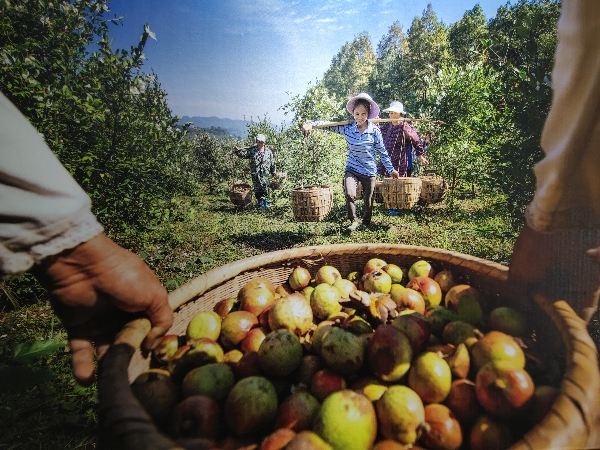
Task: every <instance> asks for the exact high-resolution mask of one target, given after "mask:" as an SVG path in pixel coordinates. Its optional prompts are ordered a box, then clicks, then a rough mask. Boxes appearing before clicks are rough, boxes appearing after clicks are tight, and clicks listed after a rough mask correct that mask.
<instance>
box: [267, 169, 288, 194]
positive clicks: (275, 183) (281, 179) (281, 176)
mask: <svg viewBox="0 0 600 450" xmlns="http://www.w3.org/2000/svg"><path fill="white" fill-rule="evenodd" d="M286 180H287V172H276V173H275V176H274V177H273V178H272V179H271V183H269V187H270V188H271V189H273V190H276V191H279V190H281V189H283V183H285V181H286Z"/></svg>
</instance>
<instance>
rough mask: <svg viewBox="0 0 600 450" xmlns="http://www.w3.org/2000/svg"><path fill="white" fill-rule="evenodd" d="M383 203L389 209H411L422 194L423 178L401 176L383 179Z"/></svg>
mask: <svg viewBox="0 0 600 450" xmlns="http://www.w3.org/2000/svg"><path fill="white" fill-rule="evenodd" d="M382 193H383V204H384V205H385V207H386V208H388V209H410V208H412V207H413V206H415V205H416V204H417V202H418V201H419V196H420V195H421V179H420V178H417V177H400V178H396V179H394V178H384V179H383V189H382Z"/></svg>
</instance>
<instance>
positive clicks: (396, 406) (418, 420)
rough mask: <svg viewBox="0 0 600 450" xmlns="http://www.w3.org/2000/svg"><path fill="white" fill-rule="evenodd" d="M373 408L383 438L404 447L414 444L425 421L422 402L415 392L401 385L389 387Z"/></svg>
mask: <svg viewBox="0 0 600 450" xmlns="http://www.w3.org/2000/svg"><path fill="white" fill-rule="evenodd" d="M375 407H376V409H377V422H378V424H379V432H380V433H381V434H382V435H383V437H385V438H386V439H394V440H396V441H398V442H400V443H402V444H405V445H409V444H414V443H415V441H416V440H417V438H418V432H419V429H420V427H421V425H422V424H423V422H424V420H425V408H424V407H423V402H422V400H421V398H420V397H419V395H418V394H417V393H416V392H415V391H413V390H412V389H411V388H409V387H406V386H402V385H394V386H390V387H389V388H388V389H387V390H386V391H385V392H384V393H383V395H382V396H381V398H380V399H379V400H377V403H376V404H375Z"/></svg>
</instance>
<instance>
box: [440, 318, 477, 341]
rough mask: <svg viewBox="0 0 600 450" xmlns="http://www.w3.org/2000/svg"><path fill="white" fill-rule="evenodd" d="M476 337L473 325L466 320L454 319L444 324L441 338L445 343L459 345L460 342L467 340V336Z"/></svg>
mask: <svg viewBox="0 0 600 450" xmlns="http://www.w3.org/2000/svg"><path fill="white" fill-rule="evenodd" d="M475 337H477V336H476V334H475V327H474V326H473V325H471V324H470V323H467V322H462V321H460V320H454V321H452V322H449V323H448V324H446V326H445V327H444V329H443V330H442V340H443V341H444V342H445V343H446V344H452V345H455V346H457V345H459V344H460V343H461V342H465V341H467V339H469V338H475Z"/></svg>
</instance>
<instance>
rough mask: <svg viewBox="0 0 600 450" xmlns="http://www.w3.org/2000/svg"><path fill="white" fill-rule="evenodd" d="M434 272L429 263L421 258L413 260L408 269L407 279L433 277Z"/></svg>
mask: <svg viewBox="0 0 600 450" xmlns="http://www.w3.org/2000/svg"><path fill="white" fill-rule="evenodd" d="M434 272H435V271H434V270H433V267H431V264H430V263H429V262H427V261H424V260H422V259H421V260H419V261H416V262H414V263H413V265H412V266H410V268H409V269H408V280H409V281H410V280H412V279H413V278H414V277H433V275H434Z"/></svg>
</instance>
